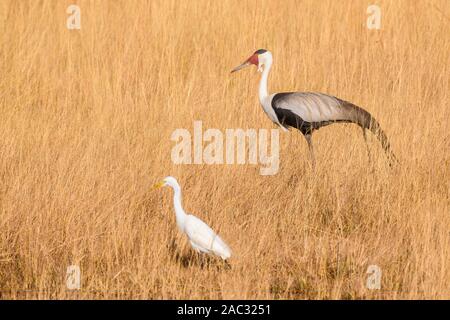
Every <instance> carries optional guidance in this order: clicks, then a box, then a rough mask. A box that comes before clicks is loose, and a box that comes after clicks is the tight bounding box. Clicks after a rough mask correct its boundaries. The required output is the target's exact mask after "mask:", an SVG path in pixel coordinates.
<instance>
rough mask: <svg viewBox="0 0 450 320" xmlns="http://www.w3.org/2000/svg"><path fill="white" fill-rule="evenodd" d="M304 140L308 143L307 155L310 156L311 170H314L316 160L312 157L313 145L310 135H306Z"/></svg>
mask: <svg viewBox="0 0 450 320" xmlns="http://www.w3.org/2000/svg"><path fill="white" fill-rule="evenodd" d="M305 138H306V141H307V142H308V147H309V153H310V155H311V163H312V167H313V169H315V168H316V159H315V157H314V148H313V144H312V137H311V133H306V134H305Z"/></svg>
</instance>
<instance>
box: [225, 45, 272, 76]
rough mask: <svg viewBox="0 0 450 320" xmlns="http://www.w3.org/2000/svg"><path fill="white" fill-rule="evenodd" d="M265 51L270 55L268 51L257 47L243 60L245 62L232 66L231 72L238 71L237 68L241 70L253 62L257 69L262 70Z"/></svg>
mask: <svg viewBox="0 0 450 320" xmlns="http://www.w3.org/2000/svg"><path fill="white" fill-rule="evenodd" d="M266 52H267V53H268V54H269V55H270V52H268V51H267V50H265V49H258V50H256V51H255V52H254V53H253V54H252V55H251V56H250V58H248V59H247V60H245V62H244V63H243V64H241V65H239V66H237V67H236V68H234V69H233V70H232V71H231V72H236V71H239V70H241V69H243V68H245V67H248V66H251V65H252V64H254V65H255V66H256V67H257V68H258V71H262V65H263V64H264V61H265V59H267V58H266V57H265V56H266ZM260 60H261V61H260Z"/></svg>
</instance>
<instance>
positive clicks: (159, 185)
mask: <svg viewBox="0 0 450 320" xmlns="http://www.w3.org/2000/svg"><path fill="white" fill-rule="evenodd" d="M164 183H165V182H164V181H160V182H158V183H155V184H154V185H153V189H159V188H161V187H162V186H164Z"/></svg>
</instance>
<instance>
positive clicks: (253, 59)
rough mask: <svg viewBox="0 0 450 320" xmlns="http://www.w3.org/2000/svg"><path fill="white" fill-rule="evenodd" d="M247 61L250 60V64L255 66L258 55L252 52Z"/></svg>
mask: <svg viewBox="0 0 450 320" xmlns="http://www.w3.org/2000/svg"><path fill="white" fill-rule="evenodd" d="M247 61H248V62H250V63H251V64H254V65H255V66H258V63H259V61H258V55H257V54H254V55H252V56H251V57H250V58H248V59H247Z"/></svg>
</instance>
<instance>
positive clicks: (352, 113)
mask: <svg viewBox="0 0 450 320" xmlns="http://www.w3.org/2000/svg"><path fill="white" fill-rule="evenodd" d="M343 107H344V108H345V109H347V111H348V112H349V118H350V119H351V120H352V122H353V123H356V124H357V125H359V126H360V127H361V128H363V129H368V130H370V131H371V132H372V133H373V134H374V135H375V136H376V137H377V139H378V140H379V141H380V143H381V146H382V147H383V149H384V151H385V152H386V155H387V157H388V159H389V165H390V166H392V165H394V164H398V163H399V161H398V160H397V157H396V156H395V154H394V152H393V151H392V148H391V145H390V143H389V140H388V137H387V136H386V134H385V133H384V131H383V130H382V129H381V126H380V124H379V123H378V121H377V120H376V119H375V118H374V117H372V115H371V114H370V113H369V112H367V111H366V110H364V109H363V108H360V107H358V106H356V105H354V104H352V103H350V102H346V101H345V102H344V104H343Z"/></svg>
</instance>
